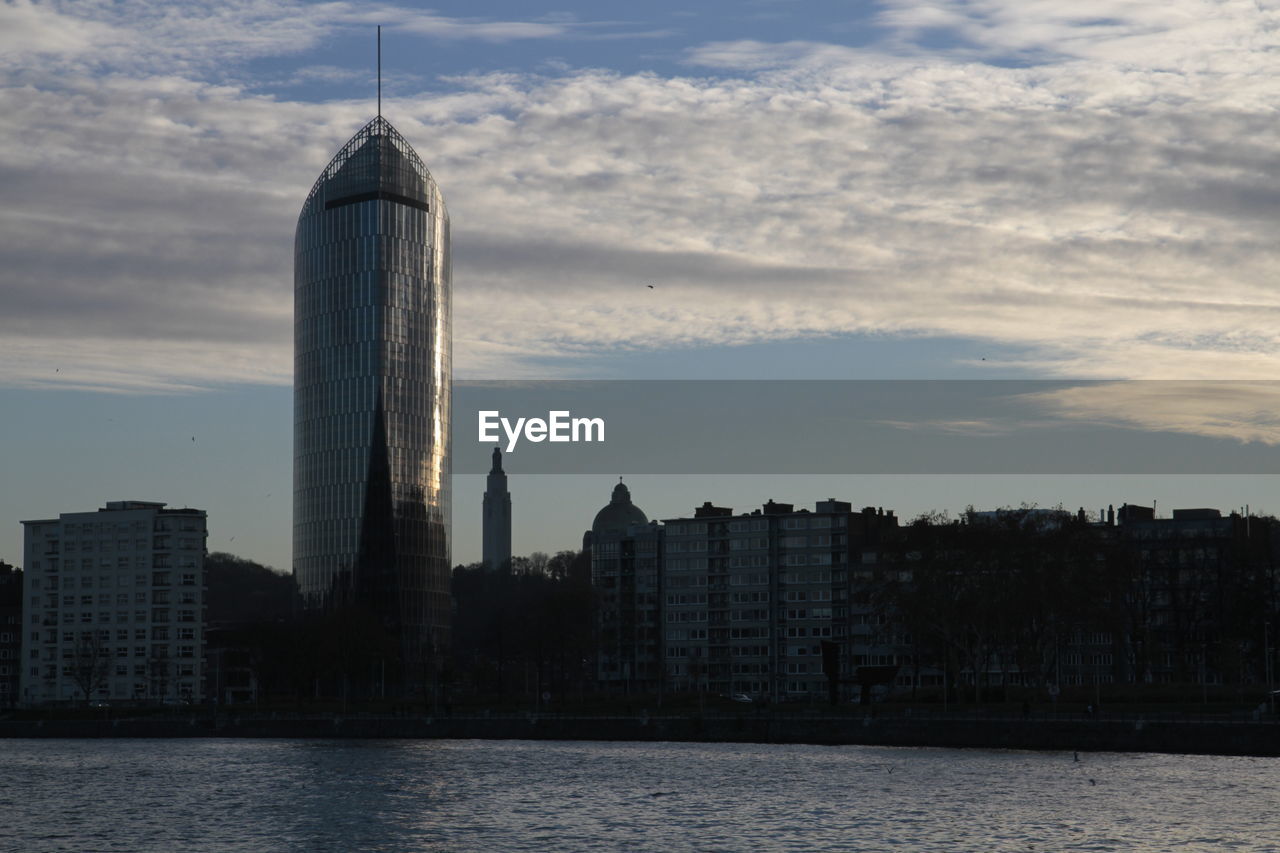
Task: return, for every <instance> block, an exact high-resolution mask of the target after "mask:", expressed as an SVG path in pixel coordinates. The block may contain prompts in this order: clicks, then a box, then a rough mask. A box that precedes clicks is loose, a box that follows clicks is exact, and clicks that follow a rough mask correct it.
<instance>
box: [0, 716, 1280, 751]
mask: <svg viewBox="0 0 1280 853" xmlns="http://www.w3.org/2000/svg"><path fill="white" fill-rule="evenodd" d="M189 737H219V738H272V739H326V738H330V739H334V738H341V739H392V738H395V739H426V740H433V739H441V740H443V739H449V740H472V739H475V740H565V741H572V740H591V741H641V742H643V741H674V742H702V743H778V744H814V745H829V746H837V745H839V746H903V747H912V746H917V747H945V748H977V749H1025V750H1038V751H1067V752H1071V751H1078V752H1155V753H1166V754H1187V755H1235V756H1256V757H1275V756H1280V723H1277V722H1275V721H1271V720H1267V721H1247V720H1220V719H1219V720H1161V719H1147V718H1145V717H1143V716H1133V717H1120V718H1107V717H1103V718H1100V719H1092V718H1083V719H1081V718H1071V719H1036V718H1031V719H1027V718H1021V717H983V718H975V719H965V718H963V717H960V716H948V717H945V718H938V717H936V716H915V717H913V716H907V715H904V716H864V717H851V716H848V715H844V716H821V715H814V716H804V717H799V716H790V715H788V716H781V715H780V716H769V715H763V714H749V713H744V714H714V715H703V716H699V715H678V716H677V715H650V714H644V713H640V714H627V715H618V716H578V715H562V714H540V713H526V714H509V715H483V714H481V715H452V716H446V715H416V716H372V715H360V714H352V715H343V714H316V715H307V716H302V715H287V716H286V715H255V714H234V713H227V712H221V713H219V714H217V715H216V716H210V715H208V714H200V715H189V716H182V717H165V718H155V717H132V718H130V717H114V718H112V717H104V718H100V719H45V720H13V719H9V720H0V738H86V739H90V738H92V739H96V738H189Z"/></svg>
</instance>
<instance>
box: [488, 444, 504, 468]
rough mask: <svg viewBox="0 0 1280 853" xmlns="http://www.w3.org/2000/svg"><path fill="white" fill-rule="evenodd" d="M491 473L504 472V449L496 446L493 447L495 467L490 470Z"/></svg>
mask: <svg viewBox="0 0 1280 853" xmlns="http://www.w3.org/2000/svg"><path fill="white" fill-rule="evenodd" d="M489 473H490V474H501V473H502V451H501V450H499V449H498V448H496V447H495V448H494V449H493V468H492V469H491V470H490V471H489Z"/></svg>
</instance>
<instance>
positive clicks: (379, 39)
mask: <svg viewBox="0 0 1280 853" xmlns="http://www.w3.org/2000/svg"><path fill="white" fill-rule="evenodd" d="M378 118H382V27H378Z"/></svg>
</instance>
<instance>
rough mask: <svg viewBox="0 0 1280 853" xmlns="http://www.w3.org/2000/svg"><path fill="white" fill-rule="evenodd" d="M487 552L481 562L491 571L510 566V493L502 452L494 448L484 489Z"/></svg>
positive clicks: (484, 533)
mask: <svg viewBox="0 0 1280 853" xmlns="http://www.w3.org/2000/svg"><path fill="white" fill-rule="evenodd" d="M483 536H484V543H483V544H484V550H483V552H482V554H483V556H482V559H483V560H484V563H485V565H486V566H488V567H489V568H491V569H502V568H505V567H507V566H509V565H510V564H511V492H509V491H507V474H506V472H505V471H503V470H502V451H501V450H499V449H498V448H496V447H495V448H494V449H493V468H492V469H491V470H490V471H489V479H488V483H487V484H486V488H485V490H484V525H483Z"/></svg>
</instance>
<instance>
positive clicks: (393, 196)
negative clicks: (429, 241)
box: [324, 190, 428, 210]
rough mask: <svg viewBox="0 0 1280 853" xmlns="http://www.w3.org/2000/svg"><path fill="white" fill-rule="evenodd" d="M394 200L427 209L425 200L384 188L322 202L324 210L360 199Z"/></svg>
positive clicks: (356, 202) (419, 208)
mask: <svg viewBox="0 0 1280 853" xmlns="http://www.w3.org/2000/svg"><path fill="white" fill-rule="evenodd" d="M379 200H380V201H394V202H395V203H396V204H404V205H408V206H409V207H416V208H417V209H418V210H427V209H428V208H427V203H426V202H425V201H418V200H417V199H416V198H409V197H408V196H407V195H400V194H399V193H392V192H387V191H386V190H373V191H372V192H367V193H356V194H355V195H344V196H342V197H341V198H335V199H330V200H329V201H326V202H325V203H324V209H325V210H333V209H334V208H335V207H345V206H346V205H348V204H359V203H360V202H362V201H379Z"/></svg>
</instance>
